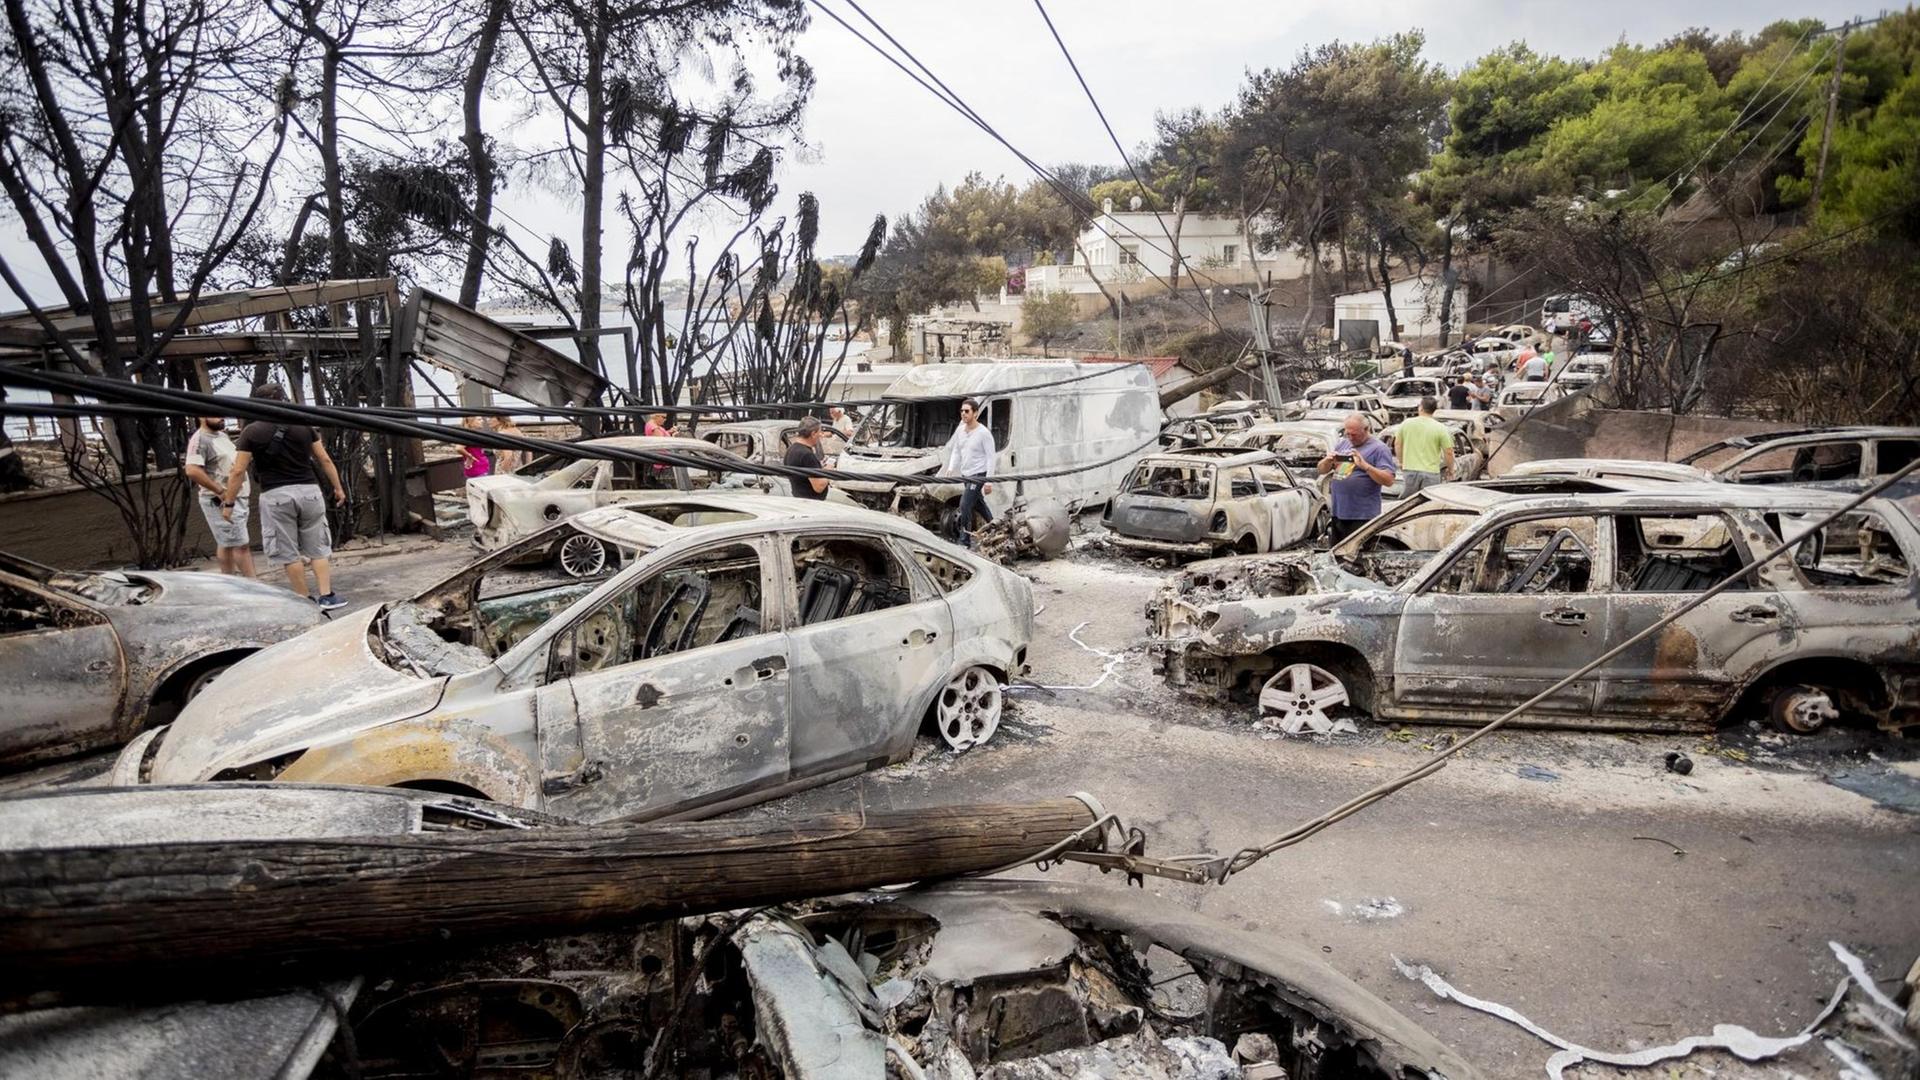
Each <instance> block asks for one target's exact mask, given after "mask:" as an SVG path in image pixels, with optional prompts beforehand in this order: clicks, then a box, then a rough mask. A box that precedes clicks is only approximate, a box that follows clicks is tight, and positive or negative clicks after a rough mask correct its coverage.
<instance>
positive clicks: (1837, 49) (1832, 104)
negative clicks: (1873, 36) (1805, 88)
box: [1807, 22, 1853, 214]
mask: <svg viewBox="0 0 1920 1080" xmlns="http://www.w3.org/2000/svg"><path fill="white" fill-rule="evenodd" d="M1851 29H1853V23H1852V22H1844V23H1841V24H1840V40H1839V41H1838V42H1836V43H1835V44H1834V47H1833V48H1834V52H1833V78H1831V79H1829V80H1827V122H1826V124H1825V126H1823V127H1822V128H1821V129H1820V164H1819V166H1818V167H1817V168H1816V169H1815V170H1814V173H1813V198H1811V199H1810V200H1808V202H1807V212H1808V213H1809V214H1816V213H1819V211H1820V185H1821V184H1823V183H1824V182H1825V181H1826V179H1827V148H1828V147H1829V146H1831V145H1832V144H1833V117H1834V113H1836V112H1837V111H1838V110H1839V105H1840V71H1841V69H1843V68H1845V67H1846V66H1847V32H1848V31H1849V30H1851Z"/></svg>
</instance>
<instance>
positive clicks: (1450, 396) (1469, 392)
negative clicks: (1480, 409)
mask: <svg viewBox="0 0 1920 1080" xmlns="http://www.w3.org/2000/svg"><path fill="white" fill-rule="evenodd" d="M1447 407H1448V408H1450V409H1468V408H1472V407H1473V387H1471V386H1468V385H1467V380H1465V379H1461V380H1460V381H1459V382H1457V383H1454V384H1453V385H1452V386H1449V387H1447Z"/></svg>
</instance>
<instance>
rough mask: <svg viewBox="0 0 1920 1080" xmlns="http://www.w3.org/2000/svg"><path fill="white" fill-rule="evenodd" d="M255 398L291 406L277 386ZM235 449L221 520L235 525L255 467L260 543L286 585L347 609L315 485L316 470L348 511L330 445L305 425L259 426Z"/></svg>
mask: <svg viewBox="0 0 1920 1080" xmlns="http://www.w3.org/2000/svg"><path fill="white" fill-rule="evenodd" d="M253 396H254V397H256V398H259V399H260V400H262V401H285V400H287V392H286V391H285V390H283V389H281V388H280V386H279V384H277V383H267V384H265V385H263V386H258V387H255V388H254V391H253ZM236 447H237V450H236V452H235V453H234V455H233V466H232V471H231V472H230V473H229V475H228V476H227V486H226V489H225V490H224V491H223V492H221V495H220V508H221V509H220V515H221V517H223V518H225V519H226V520H227V521H232V520H233V518H234V516H235V508H236V496H237V495H238V494H239V491H240V486H241V485H242V484H244V483H245V482H246V479H247V470H248V468H249V467H251V468H252V469H253V471H254V479H256V480H258V481H259V482H260V541H261V546H262V547H264V548H266V550H267V561H268V562H270V563H273V564H274V565H275V566H278V567H281V568H283V569H284V570H285V571H286V572H287V584H288V585H290V586H292V588H293V591H294V592H296V593H299V594H300V595H301V596H305V597H307V598H308V599H310V600H312V601H314V602H315V603H317V604H319V605H320V606H321V607H322V608H326V609H328V610H332V609H333V608H342V607H346V606H347V602H346V601H345V600H342V599H340V596H339V594H338V593H335V592H334V591H333V566H332V564H331V563H330V562H329V561H328V560H329V558H330V557H331V556H332V555H333V536H332V533H331V532H330V531H329V529H328V525H327V504H326V502H325V500H323V499H322V498H321V497H320V485H319V484H317V483H315V482H314V472H313V470H314V467H315V466H316V465H318V466H319V468H320V471H321V472H323V473H325V474H326V477H327V482H328V483H330V484H332V485H333V502H334V505H335V506H344V505H346V502H347V489H346V488H344V487H342V486H341V485H340V471H339V470H338V469H336V468H334V467H333V459H332V458H330V457H328V456H327V447H326V444H324V443H322V442H321V441H320V436H319V435H318V434H317V433H315V432H314V430H313V429H312V428H310V427H308V426H307V425H305V424H275V423H269V422H267V421H265V420H255V421H254V422H253V423H251V424H248V425H247V426H246V427H244V428H242V429H241V430H240V440H239V442H238V443H237V444H236ZM308 563H311V564H312V566H313V580H314V584H315V585H316V586H318V588H319V592H318V593H317V594H316V593H310V592H308V591H307V570H306V565H307V564H308Z"/></svg>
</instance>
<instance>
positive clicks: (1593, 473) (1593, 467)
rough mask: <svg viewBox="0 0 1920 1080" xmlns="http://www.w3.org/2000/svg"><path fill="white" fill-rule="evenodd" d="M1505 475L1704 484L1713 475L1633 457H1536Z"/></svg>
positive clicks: (1663, 462)
mask: <svg viewBox="0 0 1920 1080" xmlns="http://www.w3.org/2000/svg"><path fill="white" fill-rule="evenodd" d="M1504 475H1506V476H1586V477H1594V478H1598V479H1603V480H1605V479H1637V480H1666V481H1672V482H1677V483H1683V484H1685V483H1695V484H1704V483H1709V482H1711V481H1712V480H1713V474H1712V473H1710V472H1708V471H1707V470H1705V469H1702V468H1700V467H1698V466H1696V465H1682V464H1680V463H1679V462H1677V461H1637V460H1634V459H1632V458H1537V459H1535V460H1533V461H1523V462H1521V463H1519V464H1518V465H1515V466H1514V467H1513V468H1511V469H1508V470H1507V471H1506V473H1505V474H1504Z"/></svg>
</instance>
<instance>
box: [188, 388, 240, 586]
mask: <svg viewBox="0 0 1920 1080" xmlns="http://www.w3.org/2000/svg"><path fill="white" fill-rule="evenodd" d="M233 458H234V449H233V440H232V439H229V438H227V418H226V417H224V416H202V417H199V418H198V419H197V420H195V422H194V428H193V434H191V435H189V436H187V479H188V480H191V481H193V486H194V489H195V490H194V495H195V496H196V499H195V501H196V502H198V503H199V504H200V513H201V514H202V515H203V516H205V517H206V519H207V531H209V532H211V533H213V545H214V548H215V549H216V550H215V554H216V556H217V557H218V558H219V560H220V571H221V573H225V574H238V575H239V576H241V577H252V576H253V548H252V547H251V546H250V545H251V543H252V541H250V540H248V538H247V491H248V488H249V485H248V484H247V481H246V477H245V476H244V475H242V477H241V479H240V490H239V492H238V494H237V495H236V497H235V499H234V503H233V514H232V516H231V517H229V516H228V515H226V514H223V513H221V512H220V503H221V501H222V500H223V499H224V498H225V497H226V490H227V478H228V477H230V476H232V475H233Z"/></svg>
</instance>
